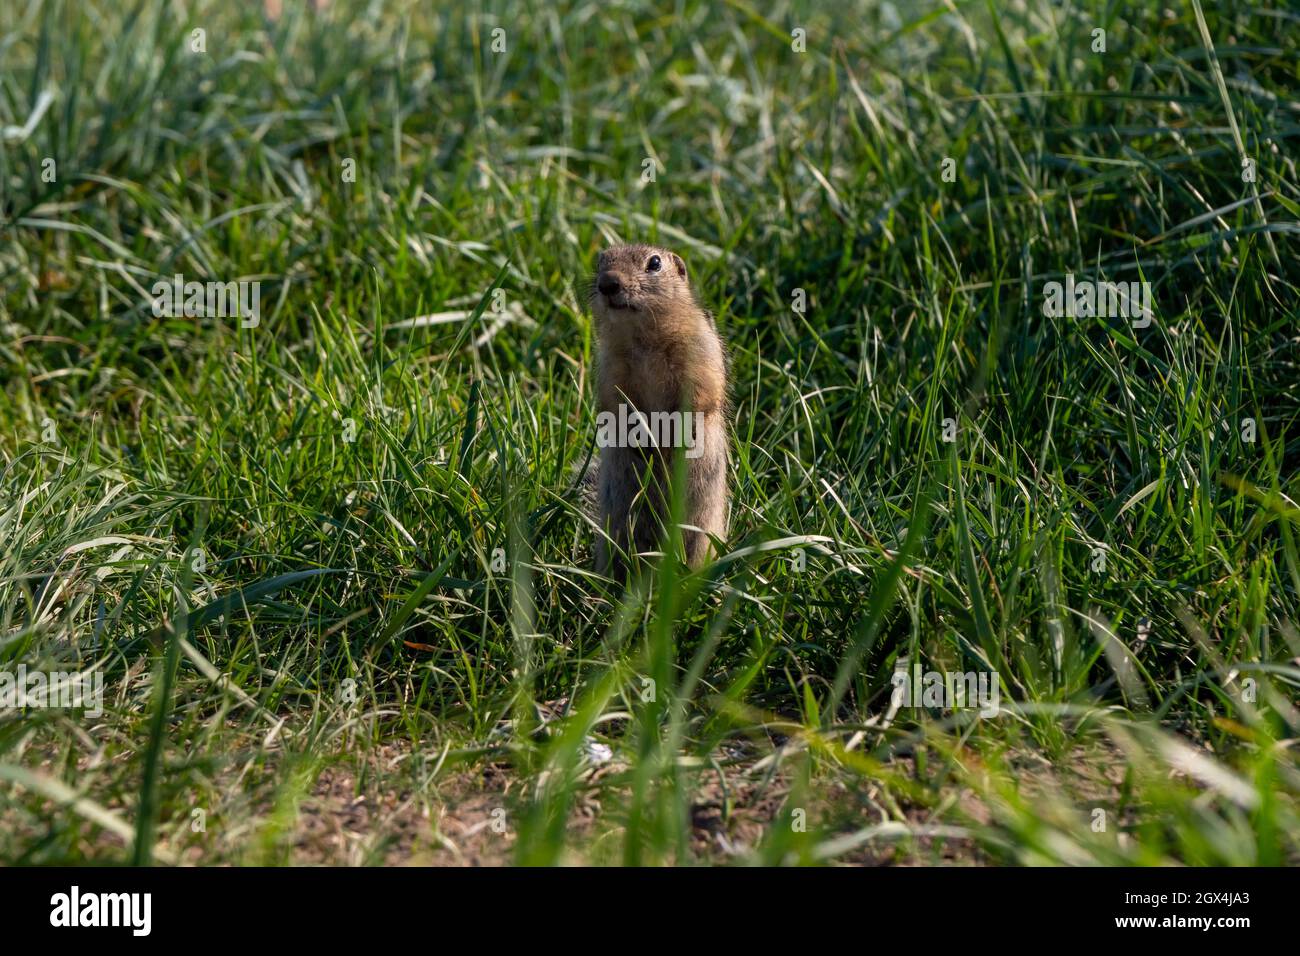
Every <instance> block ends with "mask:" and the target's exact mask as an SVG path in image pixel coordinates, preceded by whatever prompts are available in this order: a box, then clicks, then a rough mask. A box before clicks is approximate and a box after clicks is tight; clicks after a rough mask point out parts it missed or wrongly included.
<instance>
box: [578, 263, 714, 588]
mask: <svg viewBox="0 0 1300 956" xmlns="http://www.w3.org/2000/svg"><path fill="white" fill-rule="evenodd" d="M652 256H658V257H659V258H660V262H661V268H660V270H659V271H658V272H651V271H648V270H647V263H648V262H649V261H650V258H651V257H652ZM614 280H616V281H617V283H618V285H619V289H618V291H617V292H615V293H613V294H607V293H606V292H602V291H601V285H602V282H603V283H604V284H605V285H606V286H607V287H608V286H609V285H610V283H611V281H614ZM591 303H592V313H593V315H594V316H595V318H596V336H597V360H596V362H597V388H598V402H599V410H600V411H602V412H612V413H614V414H617V413H618V406H619V405H620V404H626V405H628V406H630V407H631V408H635V409H637V410H638V411H640V412H643V413H646V414H647V415H648V414H650V413H653V412H674V411H680V412H686V411H691V412H697V413H699V416H697V418H696V422H697V425H696V435H695V438H696V441H697V443H698V445H697V447H702V453H701V454H700V456H699V457H696V458H686V460H685V465H686V489H685V500H686V513H685V520H684V523H685V524H686V525H693V526H695V527H697V528H699V529H701V531H690V530H685V529H684V530H683V532H682V536H683V543H684V545H685V549H686V559H687V561H688V563H689V564H690V565H691V566H692V567H697V566H699V565H700V564H702V563H703V562H704V561H705V560H707V559H708V557H709V556H710V554H711V552H712V545H711V542H710V540H709V537H708V536H709V535H713V536H715V537H717V538H719V539H725V537H726V534H727V508H728V491H727V470H728V460H729V452H728V437H727V420H728V417H729V409H728V403H727V355H726V350H725V348H724V346H723V344H722V339H721V337H720V336H719V335H718V330H717V328H716V326H715V325H714V322H713V319H712V317H711V316H710V315H709V313H708V312H706V311H704V310H703V309H702V308H701V307H700V305H699V303H698V302H696V299H695V294H694V292H693V291H692V289H691V284H690V280H689V278H688V277H687V274H686V263H685V262H683V261H682V259H681V257H680V256H678V255H676V254H675V253H673V252H671V251H669V250H667V249H662V248H659V247H657V246H645V245H635V246H617V247H615V248H612V249H607V250H605V251H604V252H603V253H601V255H600V260H599V262H598V264H597V274H596V277H595V279H594V281H593V283H592V290H591ZM619 306H622V307H621V308H620V307H619ZM700 416H702V419H701V417H700ZM671 468H672V464H671V456H670V455H668V454H665V452H664V451H661V450H658V449H650V448H635V447H634V448H602V449H601V450H600V466H599V477H598V490H597V502H598V517H599V521H600V523H601V526H602V528H603V529H604V530H605V532H606V533H607V534H608V535H609V537H610V538H611V539H612V541H613V544H614V547H615V548H616V549H620V550H624V551H629V552H631V553H635V552H639V551H655V550H659V549H660V547H661V545H662V530H661V529H662V527H663V525H665V524H666V523H667V520H668V514H667V511H668V504H669V501H670V500H671V499H670V496H669V494H668V480H669V476H670V474H671ZM596 552H597V565H598V566H599V567H600V568H601V569H602V570H605V571H614V570H618V569H619V568H618V562H617V560H616V558H615V553H614V552H613V551H612V549H611V548H610V546H609V542H607V541H605V540H604V538H603V536H602V537H601V538H600V539H598V541H597V548H596Z"/></svg>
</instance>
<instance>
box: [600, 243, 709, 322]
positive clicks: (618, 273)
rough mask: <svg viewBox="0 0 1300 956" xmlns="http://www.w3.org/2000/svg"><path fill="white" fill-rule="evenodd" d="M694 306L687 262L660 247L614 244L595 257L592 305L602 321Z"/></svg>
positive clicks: (664, 312)
mask: <svg viewBox="0 0 1300 956" xmlns="http://www.w3.org/2000/svg"><path fill="white" fill-rule="evenodd" d="M679 306H690V307H692V308H694V307H695V297H694V295H693V294H692V293H691V283H690V280H689V279H688V278H687V276H686V263H685V262H683V261H682V257H681V256H679V255H678V254H677V253H675V252H673V251H671V250H669V249H663V248H660V247H659V246H642V245H636V246H613V247H612V248H609V249H606V250H605V251H604V252H602V253H601V254H600V257H599V258H598V259H597V260H596V275H595V279H594V281H593V282H592V286H591V308H592V312H594V313H595V315H596V318H597V319H600V320H602V321H618V320H620V319H631V320H635V319H638V318H642V317H643V316H648V317H650V318H654V317H655V316H656V315H663V314H667V313H669V312H671V311H672V310H673V309H674V308H676V307H679Z"/></svg>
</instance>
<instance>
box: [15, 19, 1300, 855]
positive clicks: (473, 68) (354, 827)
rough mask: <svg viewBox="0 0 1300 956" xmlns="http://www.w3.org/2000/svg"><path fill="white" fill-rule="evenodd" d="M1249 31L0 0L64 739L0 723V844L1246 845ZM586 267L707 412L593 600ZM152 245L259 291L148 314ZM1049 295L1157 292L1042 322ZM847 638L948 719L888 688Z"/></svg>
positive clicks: (1255, 641)
mask: <svg viewBox="0 0 1300 956" xmlns="http://www.w3.org/2000/svg"><path fill="white" fill-rule="evenodd" d="M1166 7H1168V8H1169V9H1168V10H1166ZM760 8H762V9H764V10H765V11H766V12H765V13H762V14H760V13H759V12H758V10H759V9H760ZM182 10H183V11H184V12H183V13H182ZM1202 15H1203V23H1201V22H1198V21H1199V20H1200V18H1201V17H1202ZM496 27H501V28H502V29H504V30H505V40H506V51H505V52H504V53H496V52H493V50H492V43H493V39H492V31H493V29H494V28H496ZM796 27H802V28H804V29H805V30H806V31H807V49H806V52H803V53H797V52H794V51H793V50H792V49H791V39H790V31H791V30H792V29H794V28H796ZM199 28H202V29H204V30H205V31H206V52H204V53H195V52H192V51H191V39H192V36H193V34H192V31H193V30H195V29H199ZM1096 28H1104V29H1105V30H1106V52H1104V53H1096V52H1093V50H1092V44H1093V36H1092V31H1093V30H1094V29H1096ZM1298 38H1300V18H1298V17H1297V16H1296V14H1295V13H1294V12H1293V11H1289V10H1288V9H1286V7H1285V5H1282V4H1278V5H1274V6H1269V5H1265V6H1264V7H1260V6H1258V5H1256V4H1247V3H1244V2H1243V3H1222V4H1209V5H1206V6H1205V8H1204V10H1203V11H1202V10H1201V7H1200V6H1198V5H1197V3H1196V2H1193V3H1192V4H1190V5H1189V4H1183V3H1170V4H1155V5H1152V4H1140V3H1132V4H1123V3H1120V4H1102V3H1079V4H1072V3H1061V4H1049V3H1041V4H1040V3H1001V2H999V3H985V4H981V3H977V2H960V0H959V2H957V3H955V4H946V3H939V2H937V0H933V2H932V0H925V2H920V3H915V4H913V3H897V4H895V5H893V6H890V5H889V4H876V3H866V2H855V3H852V4H849V5H847V7H846V6H845V5H841V4H835V5H830V4H826V5H819V4H804V3H779V4H777V5H775V6H774V7H768V6H767V5H759V4H755V5H752V6H751V5H750V4H749V3H747V2H744V0H731V2H728V3H725V4H716V5H710V4H704V3H697V2H693V0H677V2H675V3H669V4H665V3H658V4H655V3H640V2H631V0H629V2H609V3H605V4H592V3H588V4H581V3H575V4H569V3H561V4H559V5H558V6H554V7H552V6H551V5H543V4H528V3H507V2H488V3H485V4H483V5H482V6H481V7H480V8H479V9H477V10H475V11H471V10H467V9H463V5H461V4H445V5H444V4H430V3H428V2H419V3H417V2H414V0H397V2H392V3H387V4H378V3H370V4H366V3H359V2H358V3H348V2H342V0H336V2H335V3H333V4H332V5H331V6H330V7H329V8H328V9H327V10H326V11H325V12H324V13H322V14H320V15H312V14H310V12H309V11H307V10H304V9H301V8H300V5H297V4H292V3H286V10H285V13H284V16H283V17H282V18H281V19H280V20H278V21H276V22H271V21H268V20H267V19H265V18H264V16H263V14H262V11H261V10H260V8H259V6H258V5H257V4H251V3H248V4H244V3H241V4H231V3H227V2H216V0H212V2H208V0H200V2H194V3H188V4H184V5H173V4H171V3H167V2H164V0H134V2H131V3H121V2H117V0H112V2H107V0H30V2H22V3H7V4H4V5H3V6H2V7H0V125H3V126H16V127H22V126H23V125H24V124H25V123H26V122H27V119H28V116H29V115H30V114H31V112H32V110H33V108H34V106H35V105H36V103H37V100H38V97H39V96H40V94H41V93H42V91H45V90H50V91H52V92H53V93H54V94H55V98H54V100H53V102H52V105H51V106H50V107H49V109H48V111H47V112H46V113H45V115H44V116H43V118H42V119H41V120H40V122H39V123H37V124H36V126H35V128H34V129H32V130H31V132H30V134H29V135H27V136H25V137H21V136H18V135H15V136H11V137H9V140H8V141H6V142H4V143H3V144H0V326H2V328H3V333H2V334H0V363H3V373H2V375H0V381H2V382H3V387H2V388H0V465H2V473H0V667H2V668H3V669H7V670H10V671H12V670H14V669H16V667H17V666H18V665H19V664H25V665H26V666H27V667H28V668H29V669H32V670H35V669H45V670H55V669H60V668H62V669H69V668H84V669H89V670H93V671H95V672H98V673H102V674H103V676H104V680H105V712H104V714H103V716H102V717H98V718H91V717H87V716H85V715H84V714H81V713H79V712H76V711H63V710H56V709H40V708H31V709H27V710H26V711H14V710H12V709H11V710H8V711H0V860H3V861H5V862H10V863H42V864H44V863H83V862H95V863H101V862H130V861H136V862H145V861H150V860H156V861H159V862H172V861H182V862H200V863H217V862H235V863H292V862H329V863H345V862H346V863H381V862H389V863H392V862H408V861H414V862H428V861H436V862H453V861H457V860H464V859H478V860H481V861H484V862H510V861H514V862H524V863H541V864H549V863H556V862H573V861H584V862H594V863H629V864H659V863H679V864H684V863H725V862H761V863H825V862H843V861H859V862H884V861H895V862H922V863H925V862H940V861H957V862H963V863H967V862H986V863H1069V864H1074V863H1086V864H1096V863H1100V864H1167V863H1185V864H1194V865H1195V864H1241V865H1251V864H1279V863H1284V862H1289V863H1295V862H1297V861H1300V836H1298V835H1300V759H1298V758H1297V749H1296V748H1295V746H1294V741H1295V738H1296V736H1297V734H1298V733H1300V713H1298V711H1297V704H1296V701H1297V696H1298V695H1297V688H1298V687H1300V613H1298V611H1300V601H1298V596H1300V553H1298V550H1297V535H1298V534H1300V505H1297V498H1298V497H1300V480H1298V475H1300V468H1298V467H1297V466H1298V465H1300V452H1298V451H1297V441H1298V440H1300V435H1298V432H1297V426H1298V424H1300V422H1298V416H1300V402H1298V399H1300V394H1298V389H1300V338H1297V334H1296V329H1297V320H1298V319H1300V307H1298V306H1297V301H1298V300H1297V295H1296V288H1297V281H1298V280H1300V267H1298V260H1297V236H1296V234H1297V231H1300V223H1298V222H1297V220H1300V171H1297V168H1296V160H1295V155H1296V144H1297V137H1298V134H1300V82H1298V81H1300V42H1298ZM945 157H951V158H952V159H953V160H954V161H955V162H954V165H953V167H952V168H953V169H954V170H955V173H956V175H955V181H946V180H945V177H944V176H943V175H942V169H943V161H944V159H945ZM1243 157H1246V158H1248V159H1250V160H1251V162H1252V164H1253V165H1252V168H1253V171H1254V173H1255V176H1254V182H1248V181H1244V180H1243V173H1242V170H1243ZM47 158H51V159H53V160H54V161H55V164H54V166H53V167H50V166H49V164H47V163H45V162H44V160H45V159H47ZM647 159H650V160H652V161H653V162H652V166H653V168H654V170H655V177H654V181H653V182H645V181H643V178H642V173H643V170H644V169H645V168H646V166H645V165H644V163H645V161H646V160H647ZM51 168H52V170H53V172H54V179H53V181H48V179H49V176H48V172H47V171H49V170H51ZM353 169H355V177H354V180H355V181H348V180H351V179H352V178H353V177H351V176H350V175H347V176H345V171H348V172H350V171H351V170H353ZM43 174H45V175H44V176H43ZM621 241H649V242H658V243H661V244H665V245H668V246H671V247H672V248H674V249H676V250H677V251H678V252H680V253H681V254H682V255H683V256H684V258H685V259H686V261H687V262H688V264H689V266H690V268H691V270H692V274H693V278H694V281H695V283H696V285H697V286H698V288H699V290H700V294H701V298H702V299H703V300H704V302H705V304H706V305H707V306H708V307H710V308H711V309H712V310H713V311H714V312H715V314H716V316H717V320H718V324H719V327H720V329H721V330H722V331H723V333H724V335H725V337H726V338H727V340H728V342H729V345H730V348H731V350H732V354H733V357H734V382H733V388H732V397H733V400H734V404H735V408H736V414H735V436H734V439H735V440H734V472H733V490H734V507H733V537H732V540H731V541H730V542H728V546H729V547H728V550H729V553H727V554H726V555H725V556H724V557H723V558H722V559H721V560H719V561H717V562H716V563H715V564H712V565H710V566H708V567H706V568H704V569H703V570H701V571H700V572H698V573H695V574H686V573H685V572H684V571H681V570H680V569H674V568H673V567H671V566H665V567H664V568H662V569H661V571H660V572H659V573H658V574H657V575H656V576H654V577H651V578H649V579H647V580H646V581H644V582H643V584H642V586H641V587H639V588H636V589H634V590H633V591H632V593H630V594H620V593H619V591H618V590H617V589H616V588H615V587H613V585H612V584H611V583H609V582H606V581H603V580H601V579H600V578H599V577H598V576H597V575H596V574H595V573H594V572H593V570H592V564H591V559H590V547H591V542H592V540H593V533H594V532H593V528H592V527H591V526H590V524H589V522H587V521H586V520H585V519H584V517H583V515H582V513H581V508H580V505H579V501H578V495H577V492H576V490H575V477H574V476H575V475H576V474H577V472H578V469H579V468H580V467H581V466H582V464H583V463H584V462H585V461H586V460H587V457H588V455H589V454H590V453H591V451H592V446H593V444H594V436H595V420H594V412H593V407H592V406H593V398H592V388H591V371H592V338H593V331H592V322H591V319H590V316H589V315H588V314H587V312H586V310H585V283H586V281H587V277H588V276H589V274H590V270H591V268H592V264H593V262H594V257H595V254H596V252H597V251H598V250H599V249H600V248H601V247H603V246H605V245H608V244H612V243H616V242H621ZM176 273H183V274H184V276H185V277H186V279H199V280H209V279H211V280H219V281H223V282H226V281H232V280H236V279H248V280H259V281H260V282H261V299H262V318H261V322H260V324H259V325H258V326H256V327H255V328H241V327H240V323H239V321H238V320H236V319H230V318H218V317H199V318H188V319H187V318H167V317H155V316H154V315H153V313H152V310H151V297H150V295H149V290H150V288H151V287H152V285H153V283H154V282H156V281H158V280H159V279H168V278H170V277H171V276H172V275H174V274H176ZM1066 274H1074V275H1075V276H1077V277H1079V278H1084V277H1091V278H1096V279H1103V278H1104V279H1107V280H1111V281H1137V280H1145V281H1147V282H1150V283H1151V287H1152V290H1153V294H1154V298H1155V315H1154V321H1153V322H1152V324H1151V325H1150V326H1149V327H1147V328H1144V329H1134V328H1132V327H1131V326H1130V325H1129V323H1127V322H1126V321H1124V320H1123V319H1107V318H1048V317H1046V316H1044V314H1043V311H1042V303H1043V287H1044V284H1045V283H1047V282H1050V281H1061V280H1063V277H1064V276H1065V275H1066ZM796 289H802V290H804V293H805V295H806V299H807V307H806V309H805V310H803V312H802V313H799V312H796V311H795V310H794V309H793V308H792V302H793V298H794V296H795V290H796ZM494 290H500V293H501V294H499V295H494ZM443 313H458V315H455V316H446V315H443V316H442V319H441V320H438V321H434V322H430V323H411V322H409V320H411V319H413V318H416V317H420V316H430V315H435V316H436V315H440V314H443ZM945 419H952V420H954V422H955V424H956V435H955V438H956V440H955V441H952V442H947V441H945V440H944V434H943V433H944V420H945ZM1244 419H1251V420H1253V422H1254V427H1255V436H1254V437H1255V440H1254V441H1253V442H1251V441H1246V440H1243V438H1242V434H1243V429H1244V428H1246V427H1248V426H1246V425H1244V424H1243V420H1244ZM352 428H355V441H348V440H346V439H347V438H348V437H351V431H350V430H351V429H352ZM498 549H500V550H498ZM1097 549H1102V550H1103V551H1104V570H1097V569H1095V568H1097V567H1099V566H1100V563H1101V559H1100V558H1099V557H1098V554H1099V552H1098V550H1097ZM200 551H201V554H200V553H199V552H200ZM904 659H905V660H906V661H907V662H916V661H920V662H921V663H922V664H923V666H924V667H925V668H926V669H927V670H939V671H996V672H997V674H998V675H999V679H1000V690H1001V696H1002V712H1001V713H1000V714H999V715H998V716H996V717H991V718H987V719H979V718H978V716H977V715H976V714H975V712H973V711H970V710H958V711H944V710H941V709H929V710H926V709H903V710H900V711H898V712H897V713H896V714H893V715H892V718H891V717H890V716H889V710H890V707H889V704H890V696H891V691H892V685H891V675H892V673H893V671H894V669H895V666H897V665H899V664H900V662H902V661H904ZM1248 681H1249V682H1253V683H1248ZM595 745H605V746H608V747H609V748H610V750H611V752H612V758H611V759H610V760H608V761H605V762H599V761H593V759H592V755H591V752H592V750H593V747H594V746H595ZM361 797H364V798H365V800H360V799H359V798H361ZM1097 811H1101V813H1098V812H1097ZM200 823H201V825H200ZM1101 824H1104V828H1103V827H1102V826H1101Z"/></svg>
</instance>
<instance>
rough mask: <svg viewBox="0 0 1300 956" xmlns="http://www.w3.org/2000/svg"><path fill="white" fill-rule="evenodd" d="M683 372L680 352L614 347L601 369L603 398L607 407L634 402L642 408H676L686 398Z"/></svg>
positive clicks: (656, 409)
mask: <svg viewBox="0 0 1300 956" xmlns="http://www.w3.org/2000/svg"><path fill="white" fill-rule="evenodd" d="M682 383H683V375H682V370H681V368H680V365H679V363H678V361H677V356H676V355H674V354H672V353H671V352H668V351H665V350H662V349H656V350H635V349H619V350H610V351H608V352H607V353H606V354H605V356H604V361H603V362H602V363H601V369H600V399H601V405H602V407H603V408H604V410H606V411H613V410H614V409H616V408H617V407H618V406H619V405H620V404H624V403H630V404H631V405H632V406H633V407H634V408H636V409H637V410H638V411H642V412H655V411H673V410H675V409H677V408H679V407H680V405H681V401H682Z"/></svg>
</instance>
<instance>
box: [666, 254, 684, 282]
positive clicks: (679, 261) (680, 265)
mask: <svg viewBox="0 0 1300 956" xmlns="http://www.w3.org/2000/svg"><path fill="white" fill-rule="evenodd" d="M668 255H670V256H671V257H672V260H673V265H675V266H676V267H677V274H678V275H679V276H681V277H682V278H683V279H685V278H686V263H685V262H683V261H682V257H681V256H679V255H678V254H677V253H675V252H670V253H668Z"/></svg>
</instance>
